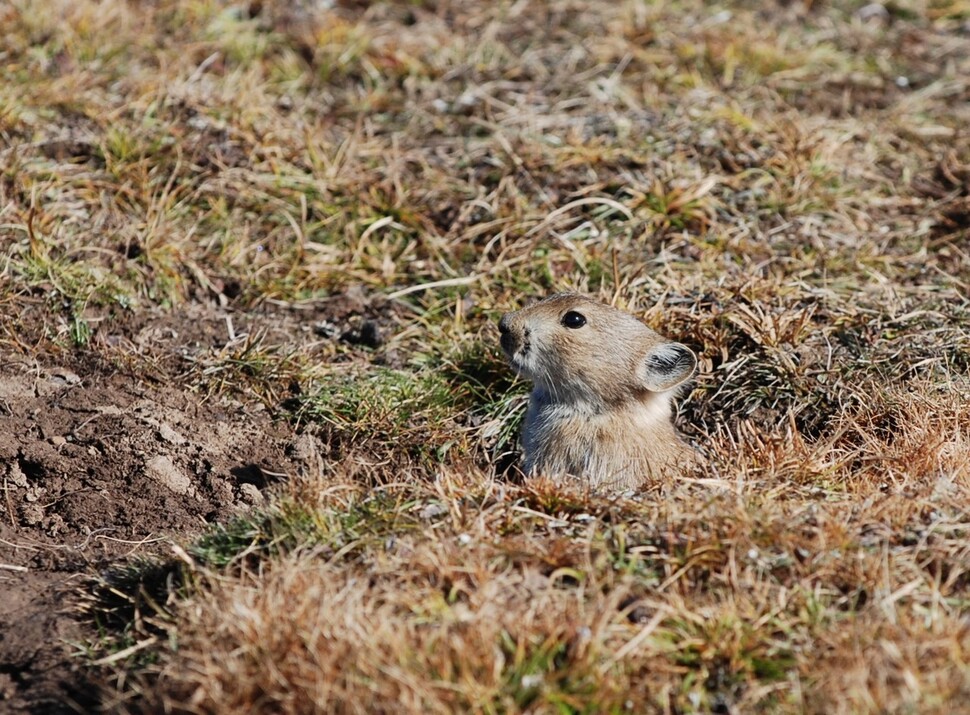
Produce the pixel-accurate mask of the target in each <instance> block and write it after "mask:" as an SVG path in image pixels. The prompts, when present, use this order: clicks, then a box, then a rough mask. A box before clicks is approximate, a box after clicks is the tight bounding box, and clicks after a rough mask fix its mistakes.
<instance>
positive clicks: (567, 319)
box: [559, 310, 586, 330]
mask: <svg viewBox="0 0 970 715" xmlns="http://www.w3.org/2000/svg"><path fill="white" fill-rule="evenodd" d="M559 322H560V323H562V324H563V325H564V326H566V327H567V328H572V329H573V330H575V329H576V328H581V327H583V326H584V325H586V316H585V315H583V314H582V313H577V312H576V311H575V310H570V311H569V312H568V313H566V314H565V315H564V316H562V320H560V321H559Z"/></svg>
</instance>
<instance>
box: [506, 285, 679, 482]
mask: <svg viewBox="0 0 970 715" xmlns="http://www.w3.org/2000/svg"><path fill="white" fill-rule="evenodd" d="M499 332H500V333H501V345H502V349H503V351H504V352H505V354H506V356H507V357H508V359H509V362H510V364H511V365H512V367H513V368H514V369H515V370H516V372H518V373H519V374H520V375H521V376H522V377H525V378H527V379H529V380H531V381H532V382H533V385H534V389H533V392H532V395H531V398H530V402H529V411H528V413H527V415H526V421H525V425H524V427H523V434H522V437H523V440H522V441H523V448H524V452H525V454H524V456H525V466H526V471H527V472H543V473H547V474H549V476H553V477H561V476H565V475H568V476H573V477H579V478H584V479H587V480H589V481H590V482H591V483H593V484H594V485H600V484H619V485H622V486H632V485H635V484H636V483H638V482H639V481H641V480H642V479H643V478H646V477H647V476H649V475H650V474H656V473H658V472H659V471H660V470H662V469H663V470H667V469H669V468H670V467H671V465H672V463H673V462H676V461H680V460H678V459H677V457H678V455H682V453H683V451H684V450H685V449H689V448H687V447H686V445H685V444H684V442H683V440H682V439H681V438H680V437H679V435H677V433H676V431H675V430H674V428H673V425H672V423H671V419H670V415H671V400H672V399H673V397H674V395H675V394H676V391H677V388H678V387H679V386H681V385H683V384H684V383H685V382H686V381H687V380H688V379H689V378H690V377H691V376H692V375H693V374H694V371H695V369H696V367H697V358H696V357H695V355H694V353H693V352H692V351H691V350H690V349H689V348H688V347H686V346H685V345H681V344H680V343H676V342H671V341H669V340H666V339H664V338H663V337H661V336H660V335H658V334H657V333H656V332H654V331H653V330H651V329H650V328H648V327H647V326H646V325H644V324H643V323H642V322H640V321H639V320H637V319H636V318H635V317H633V316H632V315H629V314H628V313H624V312H622V311H620V310H617V309H615V308H613V307H611V306H609V305H606V304H604V303H600V302H598V301H595V300H592V299H590V298H587V297H585V296H582V295H578V294H575V293H560V294H556V295H553V296H550V297H549V298H546V299H545V300H542V301H540V302H539V303H536V304H535V305H532V306H529V307H527V308H523V309H522V310H518V311H515V312H513V313H508V314H506V315H504V316H503V317H502V320H501V321H500V322H499Z"/></svg>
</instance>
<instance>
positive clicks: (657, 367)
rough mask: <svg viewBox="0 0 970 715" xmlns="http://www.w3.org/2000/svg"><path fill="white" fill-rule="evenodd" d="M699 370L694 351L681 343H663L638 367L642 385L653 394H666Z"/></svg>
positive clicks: (648, 354) (645, 357)
mask: <svg viewBox="0 0 970 715" xmlns="http://www.w3.org/2000/svg"><path fill="white" fill-rule="evenodd" d="M695 369H697V356H695V355H694V351H693V350H691V349H690V348H689V347H687V346H686V345H681V344H680V343H663V344H662V345H658V346H657V347H655V348H654V349H653V350H651V351H650V352H648V353H647V354H646V355H645V356H644V357H643V359H642V360H641V361H640V364H639V365H638V366H637V377H638V378H639V380H640V383H641V384H642V385H643V386H644V387H645V388H647V389H648V390H650V391H651V392H665V391H667V390H670V389H672V388H674V387H677V385H680V384H681V383H683V382H685V381H686V380H687V379H688V378H690V376H691V375H693V374H694V370H695Z"/></svg>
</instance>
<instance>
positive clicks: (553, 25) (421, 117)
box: [0, 0, 970, 713]
mask: <svg viewBox="0 0 970 715" xmlns="http://www.w3.org/2000/svg"><path fill="white" fill-rule="evenodd" d="M863 5H865V4H863V3H845V2H832V3H826V4H824V5H821V4H818V3H791V4H785V3H778V4H751V3H741V2H727V3H724V4H722V5H719V6H716V7H715V6H713V5H710V4H707V3H701V2H696V1H694V0H684V1H683V2H680V1H678V2H660V3H642V2H605V1H603V2H583V3H580V2H573V1H572V0H543V1H541V2H532V3H521V2H519V3H511V2H498V3H475V2H465V1H463V0H441V1H440V2H434V3H395V2H387V3H373V4H369V5H367V6H366V7H365V6H364V5H362V4H360V3H352V2H337V3H310V2H298V3H288V2H269V1H266V2H249V3H242V4H235V5H227V4H224V3H219V2H197V1H195V0H166V1H165V2H157V3H152V4H150V5H149V4H145V5H139V6H137V7H135V6H134V5H131V4H127V3H123V2H120V1H118V0H103V1H102V2H97V3H96V2H91V1H81V2H75V3H64V2H54V1H52V0H15V1H14V2H12V3H8V4H7V5H5V6H4V7H2V8H0V24H2V26H3V27H4V42H5V44H4V48H3V49H2V51H0V246H2V247H3V252H2V254H3V255H2V258H0V305H2V306H3V308H4V314H5V316H6V318H7V319H6V320H5V321H4V322H3V323H2V324H0V344H2V346H3V349H4V350H5V351H10V352H13V353H15V354H18V355H24V354H29V355H38V354H43V355H45V356H50V357H51V359H53V358H55V357H56V358H58V359H61V358H64V359H67V358H68V357H71V356H75V357H78V359H98V360H103V361H105V364H109V365H118V366H123V367H124V369H125V370H126V371H129V372H130V373H132V374H137V375H139V376H142V377H143V379H145V380H146V383H147V382H148V381H157V380H164V381H170V382H173V383H175V384H176V385H179V386H182V387H184V388H185V390H187V391H192V392H194V393H197V394H198V395H201V396H203V397H212V396H216V395H220V394H224V393H233V394H235V395H237V396H240V395H241V396H244V397H245V398H247V399H252V400H253V401H254V402H255V401H259V402H261V403H263V404H264V405H266V406H268V407H269V408H270V409H271V410H273V413H274V414H275V415H277V416H278V417H279V418H280V419H281V421H286V422H287V423H288V424H289V425H292V426H293V428H294V429H295V430H298V431H300V432H301V434H302V437H301V441H300V444H301V445H303V447H306V449H307V450H308V453H311V454H312V456H313V458H312V459H307V460H306V464H307V465H308V466H307V468H306V469H305V470H304V473H302V474H300V475H291V479H290V480H289V481H288V482H287V483H286V484H285V485H284V486H281V487H280V488H279V491H278V493H277V494H275V496H274V497H273V502H272V503H271V504H270V505H268V506H267V507H266V508H265V509H263V510H257V511H256V512H254V513H252V514H249V515H244V516H241V517H240V519H239V520H238V521H237V522H234V523H232V524H227V525H223V526H222V527H221V528H214V529H213V530H212V531H211V532H209V533H208V534H207V535H206V536H204V537H202V538H201V539H200V540H197V541H195V542H193V543H192V544H186V545H185V546H184V547H179V548H181V549H182V550H181V551H180V552H179V553H180V557H179V559H177V561H178V563H175V562H173V563H168V564H165V565H164V566H165V567H164V568H162V569H161V573H165V574H170V573H174V572H175V571H177V570H178V569H182V571H180V573H182V574H183V576H185V578H182V579H181V580H179V581H178V583H179V584H180V586H179V588H178V589H176V588H175V583H176V582H175V581H172V583H171V584H170V586H171V587H168V586H167V585H166V584H165V583H156V584H154V586H155V589H154V590H151V589H149V591H150V592H151V593H152V598H151V599H150V601H151V602H148V601H144V600H139V598H140V597H139V596H138V595H137V593H138V592H137V581H138V579H137V578H134V580H132V579H127V580H126V581H125V583H127V584H128V585H127V586H122V585H121V584H117V585H116V587H115V591H116V593H115V594H114V597H115V598H120V599H121V600H122V601H124V603H125V604H126V605H125V606H124V608H120V607H119V608H120V610H112V611H111V613H112V614H113V617H115V616H116V617H117V618H115V620H112V621H111V622H110V623H111V625H110V627H109V628H108V629H107V631H106V633H107V634H106V636H105V639H104V641H103V642H99V643H96V644H95V645H94V646H93V647H94V649H95V650H98V652H99V653H100V652H113V653H114V655H115V656H117V657H116V658H115V657H113V656H111V657H112V662H114V664H115V669H113V670H111V669H109V670H110V672H109V673H108V674H107V676H106V677H107V679H108V680H109V681H110V683H111V685H110V686H109V687H108V690H107V691H106V693H107V694H106V695H105V699H106V703H108V705H107V706H106V707H109V708H111V707H115V706H117V707H119V708H127V709H130V710H133V711H134V710H139V709H140V710H145V711H155V710H162V711H165V710H168V711H173V712H174V711H178V712H234V711H252V712H274V713H278V712H291V713H305V712H364V711H366V712H381V711H388V712H390V711H393V712H415V713H417V712H466V711H470V712H490V713H497V712H557V713H566V712H588V713H599V712H658V713H660V712H663V713H688V712H728V713H741V712H745V713H746V712H825V713H837V712H846V713H867V712H871V713H876V712H880V713H881V712H897V713H907V712H920V713H931V712H939V713H954V712H959V711H960V709H961V708H963V709H966V706H965V705H964V703H965V702H968V701H970V656H968V653H970V628H968V613H970V596H968V587H970V553H968V547H967V534H968V532H970V513H968V508H967V504H970V410H968V409H967V404H968V403H970V377H968V374H970V331H968V327H967V326H968V325H970V303H968V300H967V291H968V287H970V253H968V248H967V245H968V241H967V239H968V236H970V234H968V228H967V226H968V217H970V204H968V201H970V199H968V197H970V139H968V135H967V132H966V127H967V126H970V104H968V102H967V101H966V100H967V98H968V96H970V80H968V78H970V40H968V38H967V36H966V27H965V25H966V22H967V17H968V10H967V7H966V4H965V3H961V2H931V3H923V2H894V3H889V4H886V5H885V6H877V5H875V4H868V5H865V6H863ZM563 288H571V289H577V290H582V291H586V292H589V293H591V294H594V295H598V296H600V297H602V298H604V299H606V300H610V301H612V302H613V303H615V304H616V305H618V306H620V307H623V308H625V309H628V310H631V311H633V312H635V313H637V314H638V315H640V316H641V317H643V319H644V320H645V321H647V322H648V323H649V324H650V325H651V326H652V327H654V328H656V329H658V330H660V331H661V332H663V333H665V334H667V335H669V336H671V337H673V338H676V339H678V340H682V341H684V342H686V343H687V344H689V345H691V346H692V347H694V348H695V349H696V350H697V351H698V353H699V354H700V364H701V370H700V373H699V375H698V379H697V381H696V383H695V385H694V388H693V391H692V392H691V393H690V394H689V395H685V397H684V399H683V400H682V402H681V405H680V408H679V409H680V413H679V414H678V416H677V419H678V423H679V424H680V425H681V427H682V428H683V429H684V431H685V432H686V433H687V435H688V436H689V438H690V439H691V441H692V442H693V443H695V444H696V445H697V446H698V448H699V449H700V450H701V451H703V452H704V453H705V455H706V456H707V457H708V460H709V465H708V467H706V468H704V469H702V470H699V471H697V472H696V473H693V474H688V475H684V477H683V479H681V480H678V481H677V482H674V483H666V484H649V485H646V486H645V488H644V489H643V490H642V492H641V493H638V494H634V495H622V496H614V497H609V496H604V495H590V494H582V493H574V492H572V491H570V490H568V489H562V488H554V487H553V486H551V485H548V484H541V483H540V484H523V483H521V480H519V479H518V477H517V474H516V472H515V469H514V468H512V466H511V463H512V461H513V460H514V450H515V446H514V445H515V434H516V430H517V423H518V420H519V417H520V415H521V408H522V406H523V403H524V395H525V392H526V386H525V385H523V384H521V383H519V382H516V381H515V380H514V379H513V378H512V376H511V375H510V374H509V373H508V371H506V370H505V368H504V366H503V364H502V360H501V359H500V356H499V355H498V353H497V351H496V350H495V348H494V342H495V339H496V335H495V334H494V331H493V329H492V326H493V325H494V321H495V320H496V319H497V318H498V316H499V315H501V313H502V312H504V311H506V310H509V309H511V308H515V307H518V306H519V305H521V304H522V303H523V302H524V301H526V300H528V299H529V298H531V297H532V296H537V295H542V294H544V293H547V292H549V291H552V290H557V289H563ZM193 310H198V311H202V312H205V311H208V314H209V315H210V316H211V315H215V316H216V318H217V319H218V321H217V322H219V324H220V326H221V325H223V324H225V326H226V327H225V331H226V338H220V340H219V341H214V340H212V338H211V335H208V334H206V335H205V336H204V337H205V338H206V339H205V340H199V341H198V342H197V343H193V344H192V345H191V346H189V345H187V344H186V345H182V346H180V347H179V349H178V350H173V351H172V354H162V352H164V351H161V350H160V349H153V348H152V346H151V340H147V339H146V340H142V339H141V337H140V335H139V337H137V338H131V339H129V338H128V337H124V336H122V338H119V334H123V333H124V331H125V330H126V326H128V325H131V324H134V325H139V326H143V325H144V324H145V323H149V324H152V325H153V324H154V321H157V320H163V319H164V316H166V315H173V314H176V315H178V314H181V313H185V314H186V315H194V313H192V312H191V311H193ZM227 319H228V320H227ZM139 321H141V322H139ZM188 322H190V321H186V323H188ZM348 325H349V326H350V328H349V329H346V328H347V326H348ZM234 326H235V327H234ZM249 326H261V327H252V328H251V329H250V327H249ZM221 330H222V327H220V331H221ZM219 334H220V336H221V335H222V333H221V332H220V333H219ZM185 341H186V343H188V342H189V338H188V337H186V338H185ZM307 445H310V446H307ZM301 449H302V447H301ZM146 573H147V574H148V575H146V576H145V579H146V580H150V579H151V578H153V577H152V576H151V575H150V574H151V573H155V572H154V571H151V570H149V571H148V572H146ZM133 583H134V584H135V585H134V586H132V585H131V584H133ZM131 589H134V590H131ZM126 599H128V600H126ZM116 606H117V604H115V606H111V608H112V609H115V607H116ZM91 608H92V609H94V611H95V612H96V611H97V609H98V606H97V605H93V606H91ZM106 609H108V606H104V609H103V610H106ZM118 619H121V621H126V619H127V621H126V622H124V623H123V625H121V626H120V627H119V626H118ZM119 631H120V632H121V635H118V633H119ZM161 634H164V635H165V636H167V638H164V639H163V638H160V637H159V636H160V635H161ZM132 643H135V644H142V645H139V646H138V650H137V652H136V653H134V657H135V659H126V658H124V657H122V656H123V655H124V654H125V652H126V651H125V650H124V649H125V648H127V647H129V645H130V644H132ZM119 653H120V654H122V655H119Z"/></svg>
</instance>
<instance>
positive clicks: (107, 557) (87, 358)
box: [0, 297, 391, 713]
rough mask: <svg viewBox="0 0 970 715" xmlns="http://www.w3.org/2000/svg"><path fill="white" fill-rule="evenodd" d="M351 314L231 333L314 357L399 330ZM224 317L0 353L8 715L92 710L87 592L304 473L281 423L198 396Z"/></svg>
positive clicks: (250, 402)
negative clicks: (366, 326) (86, 657)
mask: <svg viewBox="0 0 970 715" xmlns="http://www.w3.org/2000/svg"><path fill="white" fill-rule="evenodd" d="M357 302H358V301H355V300H353V299H348V298H347V297H344V298H341V299H340V300H337V301H334V302H332V303H331V304H329V305H327V306H323V307H321V306H319V305H315V306H306V307H305V308H304V309H303V310H298V309H294V308H286V309H284V308H279V309H274V310H272V311H266V310H264V311H262V312H259V311H257V312H255V313H249V314H236V315H234V316H233V317H234V321H235V328H234V329H235V330H237V331H239V332H240V333H243V332H259V333H260V334H261V335H262V336H263V338H264V340H271V342H274V343H276V344H286V345H288V346H291V347H293V346H298V345H300V344H301V343H304V344H305V343H313V344H318V346H319V348H320V349H327V346H328V344H329V345H331V348H332V343H333V342H334V341H342V342H343V343H344V344H345V345H346V344H347V343H348V341H349V342H351V343H352V342H354V340H355V339H356V337H357V335H358V334H359V330H360V324H361V323H362V321H363V322H367V321H371V322H373V323H374V325H375V326H378V328H377V330H376V332H378V333H380V332H384V331H387V330H389V329H391V327H390V326H389V324H388V323H387V321H386V320H385V319H382V318H381V317H380V316H379V315H377V316H376V318H370V317H368V318H367V319H365V318H363V317H362V316H361V312H362V311H363V310H364V308H365V306H364V305H363V303H361V304H360V305H358V304H357ZM227 315H231V313H230V312H229V311H227V310H225V309H220V308H216V307H203V306H198V305H195V306H190V307H187V308H186V309H185V310H184V311H181V312H180V313H179V314H171V313H170V314H157V315H147V314H140V315H137V316H136V315H129V316H128V317H127V318H125V317H124V316H122V317H119V316H115V317H114V318H113V319H112V320H109V321H105V322H104V323H103V324H102V325H101V327H100V328H99V329H98V330H97V331H96V332H95V335H94V336H93V337H92V340H91V341H90V343H89V344H88V345H87V346H85V348H84V349H79V350H73V349H70V348H64V346H63V344H57V343H54V342H50V341H49V340H47V338H45V337H44V332H45V331H44V330H41V329H39V328H38V329H36V330H34V331H31V330H25V331H21V332H20V337H21V338H23V339H24V344H26V343H28V342H29V343H35V344H34V345H33V346H32V349H30V350H29V351H25V352H12V351H10V350H7V351H2V350H0V415H2V419H0V486H2V490H3V495H2V497H0V589H2V592H3V598H2V599H0V711H2V712H5V713H6V712H13V713H20V712H31V713H57V712H73V711H82V712H87V711H90V710H92V709H94V708H96V707H97V692H98V690H97V684H96V683H95V682H92V678H95V679H96V676H95V675H93V674H92V671H91V670H90V669H86V668H85V667H84V666H83V665H82V661H81V659H78V658H77V657H75V656H76V655H77V654H78V653H79V652H80V649H81V648H83V644H84V643H85V642H88V641H90V640H91V639H94V638H96V637H97V633H96V632H95V631H94V627H93V626H92V625H91V624H89V623H86V622H85V621H84V620H83V619H82V618H81V617H80V616H79V611H78V606H77V604H78V596H79V592H80V591H81V587H82V586H83V585H84V584H85V583H87V582H89V579H90V577H91V576H94V575H97V574H99V573H103V572H104V571H105V570H106V569H108V568H110V567H111V566H112V565H116V564H118V563H120V562H122V561H124V560H126V559H129V558H131V557H133V556H147V555H152V554H158V553H169V554H170V553H171V550H170V544H171V542H172V540H178V541H183V542H184V541H186V540H187V539H191V538H192V537H193V536H195V535H197V534H199V533H200V532H201V531H202V530H203V529H204V528H205V527H206V525H208V524H212V523H213V522H216V521H224V520H225V519H227V518H228V517H230V516H231V515H232V514H233V513H235V512H238V511H240V510H245V509H248V508H250V507H251V506H252V505H253V504H256V503H259V502H261V501H262V499H263V495H262V493H261V492H262V490H264V489H265V488H266V487H268V486H270V485H271V484H272V483H273V482H275V481H279V480H281V479H284V478H285V475H287V474H292V473H294V472H295V470H297V469H299V466H300V460H301V450H299V449H296V448H294V440H295V434H294V431H293V428H292V427H291V426H290V425H289V424H288V423H287V422H285V421H284V420H281V419H274V416H273V415H271V413H270V410H269V409H267V408H266V407H264V406H263V404H261V403H260V402H258V401H257V400H254V399H253V396H252V395H250V396H249V397H248V398H247V397H246V396H245V395H242V396H241V397H240V398H239V399H231V398H227V397H225V396H224V395H223V396H218V397H217V396H206V395H203V394H201V391H199V390H198V389H197V386H198V384H199V379H198V369H199V364H200V361H202V362H204V360H205V356H206V355H211V354H212V351H213V350H214V349H216V348H218V347H219V346H220V345H224V344H225V343H226V341H227V336H226V332H227V323H226V316H227ZM29 317H30V316H20V318H21V322H22V324H27V323H30V320H29ZM34 325H35V326H36V325H37V324H36V323H34ZM321 325H322V327H321ZM8 327H9V325H8ZM355 331H358V332H355ZM370 331H371V332H374V328H373V327H372V328H371V329H370ZM32 332H33V334H31V333H32ZM49 332H50V331H49V330H48V331H47V333H48V334H49ZM267 336H268V337H267ZM321 336H322V337H321ZM355 349H356V348H351V352H352V351H353V350H355ZM310 352H311V354H312V350H311V351H310ZM26 355H46V356H47V358H48V359H46V360H43V359H34V358H32V357H26ZM189 384H194V385H195V386H196V390H195V391H192V390H190V389H189Z"/></svg>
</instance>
